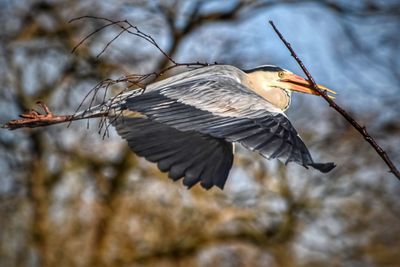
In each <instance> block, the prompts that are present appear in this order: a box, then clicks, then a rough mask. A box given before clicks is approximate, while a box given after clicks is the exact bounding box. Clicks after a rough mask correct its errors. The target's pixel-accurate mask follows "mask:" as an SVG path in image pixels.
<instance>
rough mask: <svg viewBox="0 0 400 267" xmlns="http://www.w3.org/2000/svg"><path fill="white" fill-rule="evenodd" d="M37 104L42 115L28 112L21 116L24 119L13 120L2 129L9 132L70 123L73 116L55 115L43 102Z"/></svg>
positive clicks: (33, 111) (34, 111) (32, 111)
mask: <svg viewBox="0 0 400 267" xmlns="http://www.w3.org/2000/svg"><path fill="white" fill-rule="evenodd" d="M36 104H37V105H38V106H39V107H40V108H41V109H42V110H43V112H42V113H40V112H39V111H37V110H34V109H32V110H29V111H28V112H25V113H23V114H20V115H19V116H20V117H21V118H22V119H19V120H11V121H9V122H7V123H6V124H5V125H3V126H2V128H6V129H9V130H15V129H18V128H26V127H28V128H35V127H40V126H47V125H51V124H56V123H61V122H67V121H70V120H71V118H72V116H64V115H62V116H56V115H54V114H53V113H52V112H51V111H50V109H49V107H48V106H47V105H46V104H45V103H43V102H42V101H38V102H36Z"/></svg>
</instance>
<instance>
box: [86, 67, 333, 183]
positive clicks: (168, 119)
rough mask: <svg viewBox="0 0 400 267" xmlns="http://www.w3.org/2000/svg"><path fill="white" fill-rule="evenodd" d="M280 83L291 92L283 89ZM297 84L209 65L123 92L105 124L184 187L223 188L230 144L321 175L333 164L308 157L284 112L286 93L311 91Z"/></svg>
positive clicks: (281, 74)
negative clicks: (136, 91)
mask: <svg viewBox="0 0 400 267" xmlns="http://www.w3.org/2000/svg"><path fill="white" fill-rule="evenodd" d="M285 79H286V80H288V81H289V80H290V82H291V84H290V86H291V87H290V88H289V87H288V88H285V87H283V85H282V84H283V82H282V81H285ZM296 79H297V80H296ZM300 79H302V78H300V77H298V76H296V75H294V74H292V73H290V72H288V71H286V70H283V69H281V68H279V67H275V66H263V67H259V68H256V69H253V70H249V71H242V70H240V69H238V68H236V67H233V66H229V65H214V66H208V67H203V68H199V69H195V70H192V71H188V72H184V73H181V74H178V75H175V76H172V77H170V78H167V79H165V80H162V81H159V82H156V83H153V84H150V85H149V86H148V87H147V88H146V91H145V92H144V93H143V94H136V95H122V96H120V97H118V98H115V99H113V100H110V101H111V102H109V103H108V106H111V107H112V108H113V109H115V110H117V111H119V112H114V113H113V114H114V115H110V116H114V118H112V119H111V121H112V124H113V125H114V126H115V128H116V129H117V132H118V134H119V135H121V137H123V138H124V139H126V140H127V142H128V144H129V146H130V148H131V149H132V150H133V151H134V152H135V153H136V154H138V155H139V156H142V157H145V158H146V159H147V160H149V161H152V162H155V163H157V164H158V167H159V169H160V170H161V171H163V172H168V175H169V177H170V178H172V179H173V180H178V179H180V178H183V183H184V184H185V185H186V186H188V187H191V186H193V185H195V184H196V183H198V182H200V184H201V185H202V186H203V187H204V188H207V189H208V188H211V187H212V186H213V185H216V186H218V187H220V188H221V189H222V188H223V186H224V184H225V182H226V179H227V177H228V174H229V170H230V169H231V167H232V163H233V143H240V144H242V145H243V146H245V147H246V148H248V149H250V150H253V151H257V152H259V153H260V154H261V155H262V156H264V157H266V158H268V159H272V158H279V159H280V160H282V161H283V162H285V163H288V162H292V161H293V162H296V163H298V164H300V165H303V166H304V167H306V168H307V167H308V166H311V167H313V168H316V169H318V170H320V171H322V172H327V171H330V170H331V169H332V168H333V167H334V164H333V163H325V164H324V163H315V162H314V161H313V160H312V158H311V155H310V153H309V152H308V150H307V148H306V146H305V145H304V143H303V141H302V140H301V139H300V137H299V136H298V134H297V132H296V130H295V129H294V127H293V126H292V125H291V123H290V121H289V120H288V119H287V117H286V115H285V114H284V113H283V111H284V110H285V109H286V108H288V106H289V104H290V93H291V91H290V90H296V88H297V90H296V91H301V92H307V93H313V92H312V91H311V92H308V91H302V90H307V89H304V88H305V85H306V84H307V82H306V81H305V80H304V79H303V80H300ZM279 82H280V83H279ZM285 86H288V85H287V84H286V83H285ZM293 88H295V89H293ZM313 94H315V93H313ZM90 112H97V111H96V109H92V110H90ZM110 114H111V113H110ZM117 114H118V115H117Z"/></svg>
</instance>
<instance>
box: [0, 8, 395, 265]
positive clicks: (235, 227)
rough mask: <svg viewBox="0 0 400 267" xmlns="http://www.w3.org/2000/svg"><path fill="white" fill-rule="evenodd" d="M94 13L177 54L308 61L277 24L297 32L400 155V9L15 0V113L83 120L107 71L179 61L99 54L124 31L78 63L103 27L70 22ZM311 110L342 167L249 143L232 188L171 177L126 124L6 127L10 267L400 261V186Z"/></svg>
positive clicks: (6, 40)
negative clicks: (46, 110)
mask: <svg viewBox="0 0 400 267" xmlns="http://www.w3.org/2000/svg"><path fill="white" fill-rule="evenodd" d="M87 14H91V15H96V16H102V17H108V18H112V19H129V21H130V22H131V23H132V24H135V25H138V26H139V27H140V29H142V30H143V31H145V32H147V33H149V34H151V36H153V37H154V38H155V39H156V41H157V42H158V43H159V44H160V46H161V47H162V49H163V50H164V51H166V52H167V54H169V55H171V56H172V57H173V58H175V59H177V60H179V61H197V60H200V61H204V60H205V61H208V62H215V61H217V62H219V63H228V64H235V65H238V66H239V67H248V66H255V65H260V64H266V63H275V64H278V65H282V66H289V67H290V66H295V65H294V64H295V63H290V62H291V58H290V57H289V54H288V53H287V51H286V50H284V48H283V47H282V45H281V44H280V43H279V40H276V41H275V40H273V38H275V36H274V35H273V34H271V35H270V36H271V37H268V35H267V31H265V29H266V27H267V26H266V21H267V18H268V19H269V18H270V17H272V18H273V19H274V20H275V22H276V23H277V24H282V26H283V28H284V29H285V31H286V33H285V34H287V35H288V38H290V39H292V37H291V36H295V35H296V33H299V34H297V38H298V39H297V40H294V42H293V43H294V45H295V46H298V47H299V48H300V49H299V52H300V53H302V54H304V57H305V60H306V61H308V62H311V63H314V62H316V61H317V62H316V63H315V64H309V63H307V65H314V69H313V68H311V71H312V72H313V73H316V77H318V80H319V81H320V82H321V83H323V82H325V83H326V84H329V83H331V84H332V86H330V87H332V88H334V89H336V88H337V87H339V86H340V87H343V93H342V94H343V95H344V96H348V97H346V99H341V97H340V96H339V99H338V101H343V102H344V103H347V104H348V106H349V109H351V107H354V108H353V109H351V110H352V112H354V113H355V114H356V117H359V118H361V120H362V121H365V122H369V123H368V124H369V125H370V126H372V129H371V133H372V134H373V135H374V136H377V137H378V138H379V139H380V140H381V141H382V142H383V144H384V147H385V148H387V150H388V152H389V154H391V155H392V156H393V159H394V160H395V162H399V161H400V153H399V150H398V148H399V147H400V143H399V141H400V140H399V138H398V137H399V133H400V128H399V127H398V125H399V123H398V118H399V115H400V109H399V108H398V105H397V103H398V101H399V95H400V94H399V86H398V82H399V80H400V79H399V76H400V58H399V57H398V55H399V52H400V51H399V49H400V45H399V43H400V36H399V35H398V34H397V33H398V28H399V24H400V4H399V3H398V1H378V0H376V1H373V0H370V1H353V2H350V1H339V0H338V1H331V0H326V1H325V0H324V1H306V0H304V1H278V0H277V1H261V0H260V1H244V0H243V1H213V0H210V1H201V0H191V1H180V0H171V1H169V0H168V1H157V0H154V1H139V0H138V1H114V2H112V3H110V2H108V1H28V0H22V1H7V0H3V1H0V20H1V25H2V27H3V29H2V31H1V33H0V40H1V43H0V48H1V50H0V53H1V60H0V72H1V75H0V82H1V84H2V87H1V90H0V103H1V105H0V114H1V118H2V120H4V121H7V120H8V119H10V118H12V117H14V116H15V114H18V113H21V112H22V111H24V109H25V108H28V107H32V106H33V104H34V101H36V100H38V99H40V100H44V101H46V102H47V103H48V104H49V105H50V106H51V107H53V109H54V110H56V111H57V112H66V113H69V112H71V111H72V110H75V108H76V106H77V104H78V103H80V101H81V100H82V98H83V97H84V95H85V94H86V93H87V92H88V91H89V90H90V89H91V88H93V87H94V85H96V84H97V83H98V82H99V81H101V80H103V79H105V78H108V77H112V78H115V77H120V76H122V75H125V74H130V73H147V72H151V71H154V70H159V69H161V68H163V67H165V66H166V65H167V64H168V61H167V60H166V58H165V57H164V56H163V55H162V54H161V53H157V51H156V50H155V49H154V48H153V47H151V46H149V45H148V44H147V43H145V42H143V40H140V39H135V38H132V36H128V35H123V36H120V37H119V38H118V40H116V41H115V42H113V43H112V45H111V46H110V47H108V49H107V50H106V52H105V53H104V54H103V55H102V56H101V57H99V58H97V55H98V53H99V52H101V51H102V49H103V48H104V47H105V46H106V44H107V43H108V42H109V41H110V40H112V38H114V37H115V36H116V35H117V34H118V32H119V29H118V28H117V27H115V28H109V29H108V30H106V31H103V32H101V33H98V34H97V35H95V36H93V37H92V38H90V39H88V41H87V42H86V43H85V44H84V45H83V46H81V47H80V49H79V50H77V52H76V53H73V54H71V53H70V52H71V50H72V49H73V47H74V46H76V45H77V44H78V43H79V41H80V40H82V38H83V37H84V36H85V34H88V33H89V32H91V31H93V30H95V29H97V28H99V27H101V26H102V25H103V24H102V23H103V22H101V21H98V20H85V21H81V22H75V23H68V21H69V20H70V19H72V18H76V17H78V16H81V15H87ZM300 16H301V17H300ZM257 18H259V20H260V21H262V23H261V24H259V23H258V21H259V20H257ZM302 21H309V24H305V23H304V22H302ZM294 23H296V24H294ZM318 23H320V24H321V25H320V27H319V26H317V24H318ZM323 24H326V26H324V25H323ZM310 25H311V26H310ZM300 26H304V27H300ZM301 28H304V30H301ZM326 29H328V33H326V32H324V30H326ZM317 30H319V32H317V33H316V31H317ZM266 39H269V40H268V43H265V40H266ZM307 40H310V42H312V43H313V44H312V45H313V46H312V47H311V46H310V45H309V44H311V43H307ZM314 48H315V49H314ZM316 48H318V49H316ZM322 48H323V49H322ZM279 51H282V52H279ZM260 53H261V54H260ZM290 64H293V65H290ZM319 77H320V78H319ZM332 77H334V78H335V79H333V78H332ZM336 77H339V78H338V79H336ZM350 89H352V90H353V91H352V92H348V90H350ZM363 89H365V91H363ZM366 90H368V91H366ZM304 101H305V100H304V98H303V97H301V96H299V97H298V98H297V100H296V101H295V103H294V109H297V111H296V113H294V114H290V115H292V116H293V117H295V118H296V119H295V124H296V125H297V128H299V132H300V133H302V135H303V137H304V139H305V140H306V142H307V143H309V144H310V145H311V150H313V152H314V153H315V154H316V155H315V157H318V158H324V159H326V160H329V159H333V160H334V161H336V162H337V163H338V165H339V167H338V168H337V169H336V171H335V172H333V173H331V174H330V175H327V176H326V175H324V176H320V174H318V173H315V172H312V171H307V170H303V169H302V168H301V167H298V166H292V165H289V166H288V167H285V166H283V165H282V164H280V163H277V162H269V161H265V160H263V159H261V158H260V157H259V156H258V155H255V154H254V153H249V152H246V151H242V150H240V149H239V153H238V154H237V155H236V159H235V168H234V170H233V171H232V172H231V177H230V179H229V180H228V184H227V188H226V190H225V191H223V192H221V191H219V190H217V189H213V190H210V191H204V190H202V189H201V188H198V187H195V188H193V189H191V190H190V191H188V190H186V189H185V188H184V187H183V186H182V185H180V184H174V183H172V182H171V181H170V180H169V179H167V178H166V176H165V175H164V174H161V173H159V171H158V170H157V169H156V168H155V166H154V165H153V164H150V163H148V162H146V161H144V160H143V159H140V158H137V157H136V156H135V155H134V154H133V153H131V152H130V151H129V149H128V147H127V146H126V145H125V144H124V142H123V141H121V140H120V139H119V138H118V137H117V136H116V135H115V133H114V132H113V131H112V129H111V131H110V137H109V138H106V140H102V136H101V135H98V134H96V129H97V127H96V123H94V122H91V123H90V126H91V127H90V128H91V129H89V130H84V128H85V127H86V124H85V122H80V123H73V124H72V125H71V126H70V127H69V128H66V127H65V126H55V127H50V128H46V129H35V130H24V131H15V132H7V131H4V130H3V131H1V132H0V147H1V149H0V157H1V159H2V160H1V161H0V218H1V220H0V240H1V241H0V266H398V265H399V264H400V261H399V257H398V256H397V253H398V247H399V245H400V225H399V223H398V221H399V214H400V205H399V204H398V203H399V193H400V185H399V184H398V183H397V181H395V180H394V179H393V178H392V177H391V176H390V174H387V173H386V171H387V170H386V166H385V165H384V164H383V163H382V162H380V160H379V158H378V157H377V155H375V153H374V151H372V150H371V149H370V148H369V146H368V145H367V144H365V143H364V141H362V139H361V138H360V136H358V134H357V133H356V132H355V131H354V130H353V129H352V128H351V127H350V126H349V125H347V124H346V123H345V122H343V121H342V119H341V118H339V117H338V116H337V115H336V114H334V112H332V111H330V110H328V108H326V107H324V106H323V105H320V104H319V103H317V102H316V101H317V100H310V101H311V102H307V103H311V104H313V105H314V104H315V107H317V108H319V109H320V112H318V114H315V112H314V113H313V112H312V111H311V109H312V108H313V107H311V105H310V104H307V105H303V104H304ZM307 101H308V100H307ZM313 101H314V102H313ZM363 106H365V107H367V108H362V107H363ZM304 114H307V116H305V115H304ZM313 114H314V115H313ZM316 115H318V116H316Z"/></svg>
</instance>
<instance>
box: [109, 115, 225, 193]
mask: <svg viewBox="0 0 400 267" xmlns="http://www.w3.org/2000/svg"><path fill="white" fill-rule="evenodd" d="M112 123H113V125H114V126H115V128H116V129H117V132H118V134H119V135H121V137H123V138H124V139H126V140H127V141H128V145H129V147H130V148H131V149H132V150H133V151H134V152H135V153H136V154H137V155H139V156H141V157H144V158H146V159H147V160H149V161H151V162H155V163H157V165H158V168H159V169H160V170H161V171H163V172H168V176H169V177H170V178H171V179H173V180H174V181H176V180H178V179H180V178H182V177H183V184H184V185H186V186H188V187H189V188H190V187H192V186H194V185H195V184H196V183H198V182H200V184H201V186H202V187H204V188H206V189H209V188H211V187H212V186H213V185H216V186H218V187H219V188H221V189H223V187H224V185H225V182H226V179H227V177H228V174H229V170H230V169H231V167H232V163H233V153H232V144H231V143H228V142H226V141H225V140H223V139H217V138H214V137H211V136H209V135H204V134H201V133H198V132H194V131H186V132H182V131H179V130H177V129H175V128H172V127H170V126H168V125H165V124H162V123H158V122H154V121H151V120H148V119H146V118H124V117H122V116H121V117H118V119H116V120H113V122H112Z"/></svg>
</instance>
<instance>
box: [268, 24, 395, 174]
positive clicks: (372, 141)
mask: <svg viewBox="0 0 400 267" xmlns="http://www.w3.org/2000/svg"><path fill="white" fill-rule="evenodd" d="M269 23H270V24H271V26H272V28H273V29H274V31H275V32H276V34H277V35H278V36H279V38H280V39H281V40H282V42H283V43H284V44H285V46H286V47H287V49H288V50H289V51H290V53H291V55H292V57H293V58H294V59H295V60H296V61H297V63H298V64H299V66H300V67H301V69H302V70H303V72H304V74H305V75H306V76H307V78H308V81H309V82H310V84H311V86H312V88H313V89H314V90H315V91H317V92H318V94H320V95H321V96H322V97H323V98H324V99H325V100H326V102H328V103H329V106H330V107H332V108H333V109H335V110H336V111H337V112H338V113H340V115H342V116H343V117H344V118H345V119H346V120H347V121H348V122H349V123H350V124H351V125H352V126H353V127H354V128H355V129H356V130H357V131H358V132H359V133H360V134H361V135H362V136H363V137H364V139H365V140H366V141H367V142H368V143H369V144H370V145H371V146H372V147H373V148H374V149H375V151H376V152H377V153H378V155H379V156H380V157H381V158H382V160H383V161H384V162H385V163H386V165H387V166H388V167H389V169H390V172H391V173H393V174H394V175H395V176H396V178H397V179H399V180H400V172H399V170H398V169H397V168H396V166H395V165H394V163H393V162H392V160H391V159H390V158H389V156H388V155H387V153H386V152H385V151H384V150H383V149H382V148H381V147H380V146H379V145H378V143H377V142H376V141H375V139H374V138H373V137H372V136H371V135H370V134H369V133H368V131H367V128H366V127H365V126H361V125H360V124H359V123H358V122H357V121H356V120H355V119H354V118H353V117H352V116H350V114H349V113H347V112H346V111H345V110H344V109H343V108H341V107H340V106H338V104H336V102H335V101H334V100H333V99H331V98H329V96H328V94H327V92H326V91H325V90H321V89H320V88H318V85H317V83H316V82H315V80H314V78H313V77H312V76H311V74H310V72H309V71H308V70H307V68H306V67H305V66H304V64H303V62H302V61H301V60H300V58H299V57H298V55H297V54H296V52H295V51H294V50H293V48H292V46H291V44H290V43H289V42H288V41H286V39H285V38H284V37H283V35H282V33H281V32H280V31H279V30H278V29H277V27H276V26H275V24H274V22H273V21H269Z"/></svg>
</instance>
